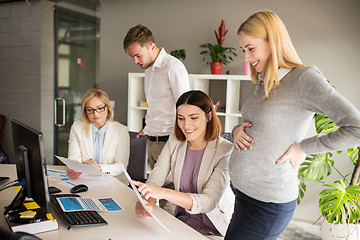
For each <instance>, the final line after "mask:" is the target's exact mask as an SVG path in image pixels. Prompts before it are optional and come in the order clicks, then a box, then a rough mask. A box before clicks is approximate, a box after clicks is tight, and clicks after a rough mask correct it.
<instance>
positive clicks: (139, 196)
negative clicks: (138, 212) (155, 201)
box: [121, 164, 170, 232]
mask: <svg viewBox="0 0 360 240" xmlns="http://www.w3.org/2000/svg"><path fill="white" fill-rule="evenodd" d="M121 167H122V169H123V171H124V173H125V176H126V178H127V180H128V181H129V183H130V185H131V187H132V189H133V190H134V192H135V194H136V196H137V198H138V199H139V201H140V203H141V205H142V206H143V208H144V209H145V210H146V211H147V212H148V213H149V214H150V216H151V217H152V218H153V219H155V221H156V222H158V223H159V224H160V226H162V227H163V228H164V229H165V230H166V231H168V232H170V230H169V229H168V228H167V227H166V226H165V225H164V224H162V223H161V222H160V220H159V219H158V218H157V217H155V215H153V214H152V213H151V212H150V211H149V209H148V208H147V207H146V205H145V203H144V201H143V199H142V197H141V195H140V193H139V191H138V190H137V188H136V186H135V185H134V184H133V183H132V182H131V177H130V175H129V174H128V172H127V171H126V169H125V168H124V166H123V165H122V164H121Z"/></svg>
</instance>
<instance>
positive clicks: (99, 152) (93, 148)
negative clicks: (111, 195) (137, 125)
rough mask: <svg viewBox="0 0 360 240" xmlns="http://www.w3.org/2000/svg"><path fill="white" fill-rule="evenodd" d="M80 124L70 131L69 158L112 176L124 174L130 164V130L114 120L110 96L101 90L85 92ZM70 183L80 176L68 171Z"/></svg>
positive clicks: (75, 123)
mask: <svg viewBox="0 0 360 240" xmlns="http://www.w3.org/2000/svg"><path fill="white" fill-rule="evenodd" d="M81 118H82V119H81V120H78V121H76V122H74V124H73V125H72V127H71V130H70V137H69V152H68V158H69V159H71V160H76V161H79V162H82V163H84V164H90V165H93V166H94V167H96V168H97V169H98V170H99V171H102V172H104V173H106V174H109V175H119V174H121V173H122V168H121V164H123V165H124V166H125V167H126V166H127V164H128V161H129V152H130V140H129V131H128V128H127V127H126V126H124V125H122V124H120V123H119V122H116V121H115V120H114V109H113V108H112V106H111V104H110V100H109V97H108V95H107V94H106V93H105V92H104V91H103V90H101V89H98V88H92V89H89V90H88V91H86V93H85V94H84V96H83V98H82V102H81ZM67 173H68V175H69V177H70V178H71V179H77V178H79V177H80V176H81V172H76V171H74V170H72V169H68V171H67Z"/></svg>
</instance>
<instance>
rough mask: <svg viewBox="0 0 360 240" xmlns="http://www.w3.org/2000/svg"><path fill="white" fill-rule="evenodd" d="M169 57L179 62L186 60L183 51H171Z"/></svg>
mask: <svg viewBox="0 0 360 240" xmlns="http://www.w3.org/2000/svg"><path fill="white" fill-rule="evenodd" d="M170 55H171V56H174V57H176V58H177V59H179V60H185V58H186V53H185V49H176V50H173V51H171V52H170Z"/></svg>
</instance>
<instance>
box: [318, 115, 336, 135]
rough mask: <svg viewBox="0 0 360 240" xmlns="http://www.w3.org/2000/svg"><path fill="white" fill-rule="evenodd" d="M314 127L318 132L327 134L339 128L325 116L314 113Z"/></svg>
mask: <svg viewBox="0 0 360 240" xmlns="http://www.w3.org/2000/svg"><path fill="white" fill-rule="evenodd" d="M314 119H315V128H316V132H317V133H318V134H328V133H329V132H333V131H336V130H338V129H339V127H338V126H337V125H336V124H335V123H334V122H333V121H332V120H331V119H330V118H328V117H327V116H325V115H323V114H315V116H314Z"/></svg>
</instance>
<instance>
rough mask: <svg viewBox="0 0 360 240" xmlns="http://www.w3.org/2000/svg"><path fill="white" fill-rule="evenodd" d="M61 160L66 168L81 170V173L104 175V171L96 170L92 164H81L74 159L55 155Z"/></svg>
mask: <svg viewBox="0 0 360 240" xmlns="http://www.w3.org/2000/svg"><path fill="white" fill-rule="evenodd" d="M55 157H57V158H58V159H59V160H60V161H61V162H63V163H64V164H65V165H66V166H67V167H68V168H70V169H72V170H75V171H77V172H82V174H83V175H91V174H95V175H106V174H105V173H103V172H101V171H99V170H97V169H96V168H95V167H94V166H92V165H88V164H82V163H80V162H78V161H75V160H70V159H67V158H64V157H59V156H56V155H55Z"/></svg>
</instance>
